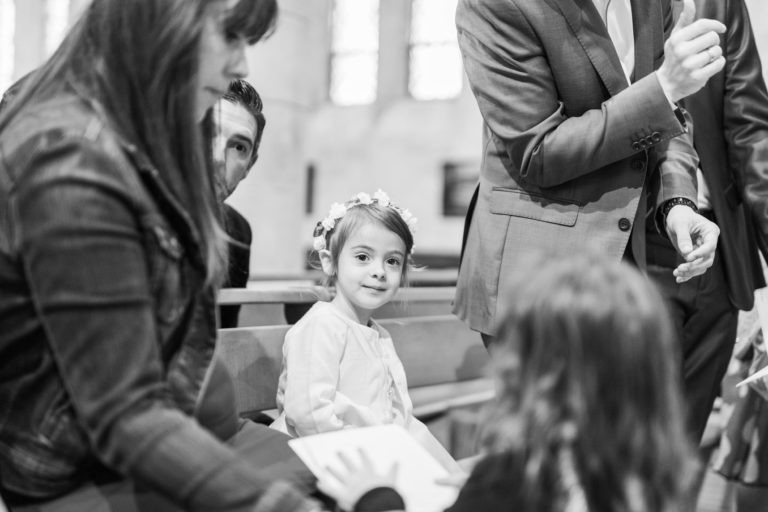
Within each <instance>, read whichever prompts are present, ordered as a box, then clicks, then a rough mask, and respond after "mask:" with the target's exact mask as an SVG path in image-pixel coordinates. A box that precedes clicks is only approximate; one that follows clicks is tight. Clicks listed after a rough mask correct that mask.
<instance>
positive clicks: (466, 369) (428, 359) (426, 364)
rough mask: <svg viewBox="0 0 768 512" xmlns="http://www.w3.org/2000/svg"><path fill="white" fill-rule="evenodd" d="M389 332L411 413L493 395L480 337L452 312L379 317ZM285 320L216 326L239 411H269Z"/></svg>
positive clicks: (421, 413)
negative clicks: (406, 386)
mask: <svg viewBox="0 0 768 512" xmlns="http://www.w3.org/2000/svg"><path fill="white" fill-rule="evenodd" d="M380 323H381V325H382V326H383V327H384V328H385V329H387V330H388V331H389V332H390V333H391V334H392V339H393V341H394V344H395V349H396V350H397V353H398V355H399V356H400V359H401V360H402V362H403V366H404V367H405V372H406V376H407V378H408V385H409V393H410V395H411V399H412V401H413V403H414V413H415V414H416V416H417V417H420V418H423V417H427V416H433V415H436V414H440V413H443V412H446V411H448V410H450V409H451V408H454V407H460V406H465V405H469V404H477V403H482V402H485V401H487V400H489V399H490V398H492V397H493V385H492V382H491V381H490V379H487V378H486V376H485V366H486V364H487V362H488V353H487V352H486V350H485V348H484V347H483V345H482V342H481V341H480V336H479V335H478V334H477V333H475V332H473V331H471V330H470V329H469V328H468V327H466V325H465V324H464V323H462V322H461V321H459V320H458V319H457V318H455V317H454V316H452V315H434V316H424V317H409V318H391V319H382V320H380ZM289 328H290V326H289V325H272V326H256V327H239V328H235V329H221V330H220V331H219V345H218V348H217V356H218V357H219V358H221V359H222V360H223V361H224V363H225V365H226V366H227V367H228V368H229V371H230V372H231V373H232V375H233V377H234V379H235V392H236V394H237V401H238V409H239V411H240V412H241V414H243V415H244V416H253V415H255V414H257V413H267V414H269V413H274V411H273V410H274V409H275V407H276V405H275V396H276V393H277V381H278V378H279V376H280V371H281V365H282V346H283V340H284V338H285V333H286V332H287V331H288V329H289Z"/></svg>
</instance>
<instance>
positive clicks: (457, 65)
mask: <svg viewBox="0 0 768 512" xmlns="http://www.w3.org/2000/svg"><path fill="white" fill-rule="evenodd" d="M456 1H457V0H412V4H411V7H412V9H411V47H410V60H409V70H408V72H409V74H408V91H409V92H410V93H411V96H413V97H414V98H416V99H419V100H438V99H448V98H454V97H456V96H458V95H459V94H460V93H461V85H462V78H463V74H462V73H463V71H462V69H463V68H462V63H461V54H460V53H459V45H458V42H457V40H456V24H455V22H454V17H455V14H456Z"/></svg>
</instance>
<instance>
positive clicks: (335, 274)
mask: <svg viewBox="0 0 768 512" xmlns="http://www.w3.org/2000/svg"><path fill="white" fill-rule="evenodd" d="M415 223H416V219H415V218H414V217H413V216H412V215H411V213H410V212H409V211H408V210H403V209H400V208H398V207H397V206H395V205H394V204H392V203H391V202H390V200H389V198H388V197H387V195H386V194H385V193H384V192H382V191H381V190H379V191H378V192H376V193H375V194H374V195H373V196H370V195H368V194H365V193H360V194H358V195H357V196H355V197H354V198H353V199H352V200H350V201H347V202H346V203H344V204H338V203H335V204H333V205H332V206H331V210H330V212H329V214H328V217H326V218H325V219H324V220H322V221H321V222H319V223H318V224H317V227H316V228H315V233H314V236H315V239H314V249H315V251H317V257H318V258H319V262H320V265H321V267H322V269H323V272H324V273H325V274H326V276H327V281H328V283H329V284H335V286H336V296H335V298H334V299H333V301H331V302H318V303H316V304H315V305H314V306H313V307H312V308H311V309H310V310H309V311H308V312H307V313H306V315H305V316H304V317H302V319H301V320H300V321H299V322H298V323H296V325H295V326H293V327H292V328H291V329H290V331H288V333H287V334H286V337H285V344H284V346H283V371H282V373H281V375H280V382H279V385H278V390H277V405H278V411H279V413H280V415H279V416H278V418H277V419H276V420H275V422H274V423H273V424H272V426H273V427H274V428H276V429H278V430H281V431H283V432H287V433H288V434H290V435H292V436H306V435H310V434H318V433H320V432H329V431H333V430H340V429H343V428H352V427H362V426H367V425H381V424H387V423H395V424H398V425H402V426H404V427H405V428H407V429H408V430H409V431H410V432H411V433H413V434H414V436H415V437H416V438H417V439H419V440H420V441H421V442H422V443H423V444H425V445H426V446H427V447H428V448H429V449H430V451H432V453H433V454H435V455H438V456H439V457H441V458H442V460H443V461H445V462H446V463H447V464H451V463H452V459H451V458H450V456H449V455H448V454H447V453H446V452H445V450H444V449H443V448H442V447H441V446H440V445H439V443H438V442H437V441H436V440H434V438H433V437H432V436H431V434H430V433H429V431H428V430H427V428H426V427H425V426H424V424H422V423H421V422H420V421H418V420H417V419H416V418H414V417H413V414H412V405H411V399H410V398H409V397H408V386H407V384H406V379H405V371H404V369H403V365H402V363H401V362H400V359H399V358H398V357H397V353H395V347H394V345H393V344H392V338H391V336H390V335H389V333H388V332H387V331H386V330H385V329H384V328H382V327H381V326H380V325H379V324H378V323H376V322H375V321H374V320H373V319H372V318H371V316H372V315H373V313H374V312H375V311H376V310H377V309H378V308H380V307H381V306H383V305H384V304H386V303H387V302H389V301H390V300H392V298H393V297H394V296H395V293H396V292H397V290H398V289H399V288H400V285H401V284H402V283H403V282H404V281H405V278H406V274H407V271H408V262H409V259H410V256H411V252H412V251H413V230H414V226H415Z"/></svg>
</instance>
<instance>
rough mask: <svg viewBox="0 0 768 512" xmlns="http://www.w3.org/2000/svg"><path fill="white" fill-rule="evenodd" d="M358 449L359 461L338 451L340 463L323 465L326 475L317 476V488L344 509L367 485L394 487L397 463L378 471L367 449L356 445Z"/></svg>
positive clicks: (371, 486) (368, 489)
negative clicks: (335, 465) (338, 464)
mask: <svg viewBox="0 0 768 512" xmlns="http://www.w3.org/2000/svg"><path fill="white" fill-rule="evenodd" d="M358 453H359V455H360V458H359V461H354V460H353V459H352V458H351V457H349V456H347V455H345V454H343V453H338V457H339V460H340V461H341V463H342V465H343V467H341V468H339V467H334V466H331V465H329V466H326V469H327V470H328V473H329V475H326V476H324V477H322V478H319V479H318V482H317V487H318V489H320V490H321V491H322V492H324V493H325V494H327V495H328V496H330V497H331V498H333V499H335V500H336V503H337V504H338V505H339V507H341V508H342V509H344V510H352V509H353V508H354V506H355V503H357V501H358V500H359V499H360V498H361V497H362V496H363V495H364V494H365V493H366V492H368V491H370V490H371V489H375V488H377V487H391V488H393V489H394V488H395V480H396V477H397V463H394V464H392V466H391V467H390V468H389V469H388V470H387V471H385V472H383V473H382V472H379V471H377V470H376V467H375V466H374V464H373V461H372V460H371V458H370V456H369V455H368V452H366V451H365V450H364V449H362V448H360V449H359V450H358Z"/></svg>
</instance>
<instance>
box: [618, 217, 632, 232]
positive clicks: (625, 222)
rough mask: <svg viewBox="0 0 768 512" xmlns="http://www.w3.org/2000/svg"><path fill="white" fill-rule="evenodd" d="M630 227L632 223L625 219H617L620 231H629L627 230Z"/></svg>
mask: <svg viewBox="0 0 768 512" xmlns="http://www.w3.org/2000/svg"><path fill="white" fill-rule="evenodd" d="M631 227H632V223H631V222H629V219H627V218H626V217H622V218H620V219H619V229H620V230H622V231H629V229H630V228H631Z"/></svg>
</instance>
